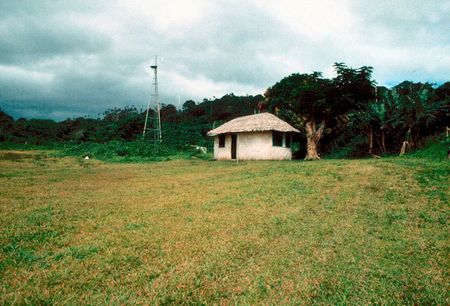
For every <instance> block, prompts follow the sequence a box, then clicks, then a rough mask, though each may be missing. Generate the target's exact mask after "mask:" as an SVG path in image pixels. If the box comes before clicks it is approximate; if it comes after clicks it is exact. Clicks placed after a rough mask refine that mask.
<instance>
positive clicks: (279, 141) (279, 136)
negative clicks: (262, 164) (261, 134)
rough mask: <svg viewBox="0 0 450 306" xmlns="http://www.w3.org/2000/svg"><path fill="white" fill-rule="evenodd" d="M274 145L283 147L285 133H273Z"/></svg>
mask: <svg viewBox="0 0 450 306" xmlns="http://www.w3.org/2000/svg"><path fill="white" fill-rule="evenodd" d="M272 145H273V146H274V147H282V146H283V133H282V132H277V131H272Z"/></svg>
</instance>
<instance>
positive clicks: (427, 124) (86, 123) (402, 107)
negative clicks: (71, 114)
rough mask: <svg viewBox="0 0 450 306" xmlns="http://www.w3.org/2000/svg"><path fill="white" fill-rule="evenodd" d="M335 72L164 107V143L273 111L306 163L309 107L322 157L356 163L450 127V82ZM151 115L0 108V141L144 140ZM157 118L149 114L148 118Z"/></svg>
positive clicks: (177, 144) (202, 142)
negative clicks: (381, 82)
mask: <svg viewBox="0 0 450 306" xmlns="http://www.w3.org/2000/svg"><path fill="white" fill-rule="evenodd" d="M339 65H342V66H339ZM335 68H336V69H337V71H338V77H336V78H334V79H326V78H323V77H322V75H321V74H320V73H313V74H302V75H300V74H293V75H291V76H288V77H286V78H284V79H282V80H281V81H280V82H278V83H276V84H275V85H274V86H272V87H270V88H269V89H268V90H267V92H266V93H265V94H264V95H256V96H236V95H234V94H233V93H230V94H226V95H224V96H223V97H221V98H215V99H206V98H205V99H203V100H202V101H199V102H195V101H193V100H187V101H186V102H185V103H184V104H183V106H182V108H181V109H177V108H176V107H175V106H174V105H172V104H166V105H162V108H161V121H162V134H163V144H164V145H165V146H168V147H171V148H173V149H175V150H186V149H188V148H190V147H191V146H192V145H195V146H205V147H208V148H209V149H211V147H212V139H210V138H208V137H207V136H206V133H207V131H208V130H210V129H212V128H214V127H217V126H218V125H220V124H223V123H225V122H226V121H229V120H231V119H233V118H236V117H240V116H245V115H251V114H254V113H259V112H265V111H269V112H272V113H275V114H276V115H278V116H279V117H281V118H282V119H284V120H286V121H287V122H289V123H290V124H291V125H293V126H294V127H296V128H298V129H299V130H300V131H301V132H302V133H301V134H299V135H296V138H295V141H296V142H297V143H298V146H297V147H296V152H294V154H295V155H296V156H297V157H303V156H305V154H306V149H307V135H308V133H307V130H308V123H307V120H306V121H305V120H302V119H299V118H304V119H306V118H309V117H311V116H309V117H308V116H306V117H305V116H304V109H305V107H306V108H308V107H312V109H311V110H310V113H311V114H313V117H314V118H318V119H317V120H318V121H317V124H318V126H319V125H320V124H321V122H323V129H322V131H321V132H322V135H321V137H320V143H319V142H318V143H317V145H318V148H317V151H318V154H319V155H321V156H323V155H326V154H336V153H338V152H340V153H339V154H342V155H345V156H350V157H351V156H365V155H375V154H378V155H382V154H386V153H398V152H399V151H400V150H401V148H402V146H405V142H406V143H407V148H406V150H412V149H415V148H418V147H420V146H422V145H423V143H424V141H425V139H426V138H427V137H428V136H431V135H434V134H438V133H442V132H443V131H444V130H445V128H446V127H447V126H449V125H450V124H449V123H450V115H449V105H450V82H445V83H443V84H441V85H439V86H438V85H436V84H431V83H421V82H411V81H403V82H401V83H399V84H397V85H395V86H393V87H391V88H388V87H385V86H377V85H376V82H375V80H372V79H371V68H370V67H361V68H359V69H352V68H348V67H347V66H345V65H344V64H336V66H335ZM339 69H340V70H339ZM367 69H368V70H367ZM292 82H293V83H292ZM296 82H297V83H298V84H297V83H296ZM324 86H328V87H324ZM333 86H334V87H333ZM364 86H365V87H364ZM330 88H331V89H332V90H330ZM364 90H366V92H363V91H364ZM332 95H334V96H333V97H332V99H331V98H330V96H332ZM277 99H278V100H277ZM281 99H284V100H283V103H280V101H281ZM286 101H289V103H287V102H286ZM352 103H353V104H354V105H353V104H352ZM350 105H353V106H354V107H353V106H352V107H350ZM299 108H301V109H299ZM145 112H146V110H142V109H141V110H138V109H137V108H136V107H134V106H127V107H122V108H113V109H109V110H107V111H105V112H104V113H103V114H102V115H101V116H98V117H97V118H93V117H88V116H83V117H78V118H68V119H66V120H62V121H55V120H52V119H25V118H19V119H17V120H15V119H14V118H13V117H12V116H10V115H8V114H7V113H6V112H4V111H3V110H1V109H0V142H2V143H4V144H5V143H13V144H29V145H48V144H52V143H73V144H80V143H86V142H94V143H106V142H111V141H119V142H130V141H142V130H143V126H144V120H145ZM302 112H303V113H302ZM295 113H296V115H294V114H295ZM154 116H155V113H154V111H153V110H150V118H152V117H154ZM313 117H311V118H313ZM325 122H326V124H325ZM149 126H150V128H152V126H153V120H149ZM152 138H153V137H152V133H151V131H148V132H147V139H146V140H145V141H148V142H149V143H151V142H152Z"/></svg>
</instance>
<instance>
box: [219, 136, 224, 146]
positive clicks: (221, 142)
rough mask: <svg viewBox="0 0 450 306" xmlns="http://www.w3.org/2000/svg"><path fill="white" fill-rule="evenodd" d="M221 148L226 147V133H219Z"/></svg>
mask: <svg viewBox="0 0 450 306" xmlns="http://www.w3.org/2000/svg"><path fill="white" fill-rule="evenodd" d="M219 148H225V134H220V135H219Z"/></svg>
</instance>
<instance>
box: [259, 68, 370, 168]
mask: <svg viewBox="0 0 450 306" xmlns="http://www.w3.org/2000/svg"><path fill="white" fill-rule="evenodd" d="M334 67H335V70H336V72H337V76H336V78H334V79H332V80H329V79H326V78H323V77H322V74H321V73H319V72H314V73H311V74H298V73H294V74H292V75H290V76H288V77H286V78H284V79H282V80H281V81H279V82H278V83H276V84H275V85H274V86H272V87H270V88H269V89H268V90H267V91H266V93H265V98H266V102H267V104H268V105H269V108H270V109H271V110H272V111H274V112H276V113H278V114H279V115H281V116H282V117H284V118H285V119H287V120H288V121H289V122H291V123H292V124H293V125H295V126H297V127H299V128H300V129H302V130H303V131H304V132H305V134H306V140H307V150H306V151H307V152H306V157H305V159H306V160H310V159H319V158H320V157H319V154H318V146H319V142H320V140H321V139H322V136H323V133H324V131H325V129H326V128H329V129H332V128H333V127H334V126H335V125H336V122H337V121H338V120H339V119H340V117H342V116H344V115H346V114H348V113H349V112H350V111H352V110H364V109H365V108H366V107H367V105H368V103H369V101H370V100H372V99H373V98H374V88H373V84H374V82H373V81H371V79H370V78H371V74H372V68H371V67H366V66H364V67H361V68H359V69H353V68H349V67H347V66H346V65H345V64H343V63H336V64H335V65H334Z"/></svg>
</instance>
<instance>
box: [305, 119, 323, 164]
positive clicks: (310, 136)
mask: <svg viewBox="0 0 450 306" xmlns="http://www.w3.org/2000/svg"><path fill="white" fill-rule="evenodd" d="M324 129H325V122H323V121H322V122H321V123H320V124H319V126H318V127H317V125H316V123H315V122H313V121H306V123H305V130H306V141H307V143H306V157H305V160H313V159H320V157H319V154H318V153H317V148H318V145H319V141H320V139H322V135H323V131H324Z"/></svg>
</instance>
